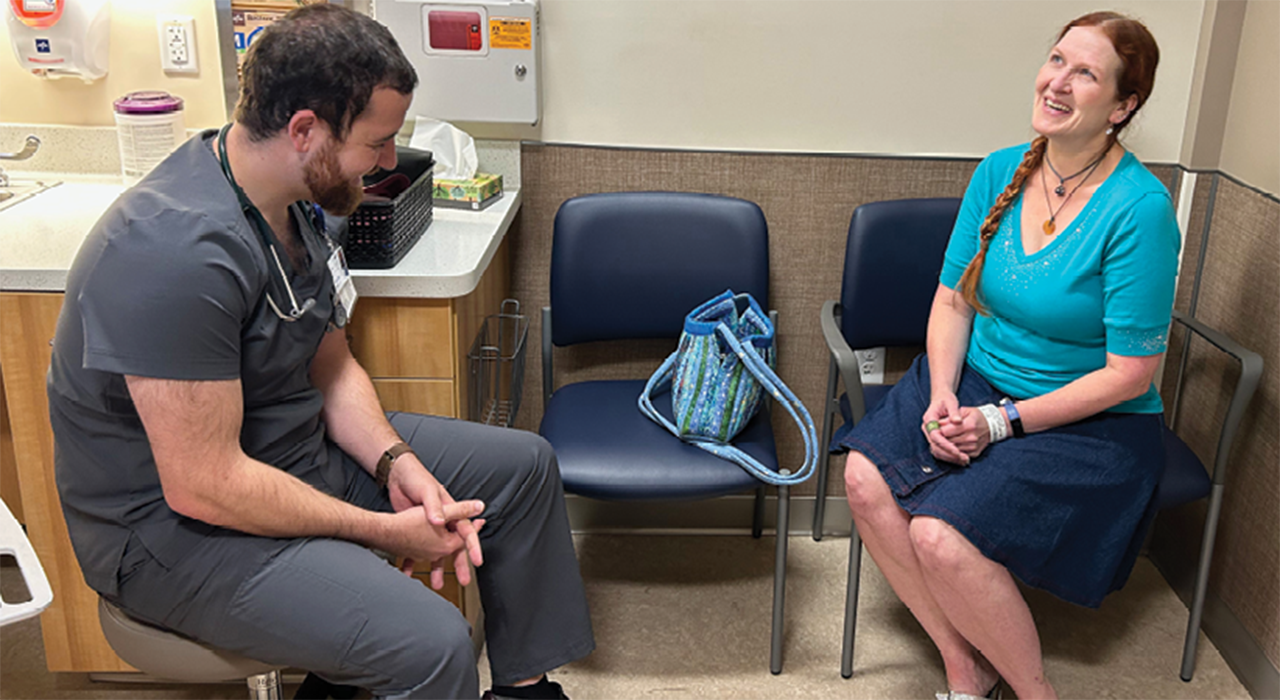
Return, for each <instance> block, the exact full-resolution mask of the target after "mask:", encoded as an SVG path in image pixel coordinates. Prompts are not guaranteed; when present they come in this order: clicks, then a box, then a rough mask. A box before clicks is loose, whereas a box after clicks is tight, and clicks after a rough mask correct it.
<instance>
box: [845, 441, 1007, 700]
mask: <svg viewBox="0 0 1280 700" xmlns="http://www.w3.org/2000/svg"><path fill="white" fill-rule="evenodd" d="M844 479H845V493H846V494H847V498H848V500H849V509H850V511H852V512H853V521H854V524H855V525H856V526H857V528H858V534H859V535H860V536H861V537H862V542H863V544H865V545H866V547H867V551H868V552H869V553H870V554H871V558H872V559H874V560H875V562H876V566H878V567H879V568H880V571H881V572H882V573H883V574H884V577H885V578H886V579H888V581H889V585H890V586H892V587H893V590H894V592H895V593H897V594H898V597H899V598H901V599H902V602H903V603H905V604H906V606H907V608H909V609H910V610H911V613H912V614H913V615H915V618H916V620H918V621H919V622H920V625H921V626H922V627H924V630H925V632H926V633H928V635H929V637H930V638H931V639H932V640H933V643H934V644H935V645H936V646H937V647H938V651H939V652H941V653H942V661H943V664H944V665H945V666H946V671H947V685H948V687H949V688H950V689H951V690H955V691H958V692H963V693H970V694H975V695H982V694H983V693H986V692H987V691H988V690H990V689H991V687H992V686H993V685H994V684H995V682H996V680H997V675H996V670H995V669H994V668H992V666H991V664H990V663H989V662H987V661H986V660H985V659H983V658H982V654H981V653H979V651H978V649H977V648H975V647H974V645H972V644H970V643H969V641H968V640H966V639H965V637H964V636H963V635H962V634H961V632H960V631H957V629H956V627H955V626H954V625H952V624H951V622H950V620H949V619H948V615H947V613H944V612H943V607H942V606H940V605H939V603H938V601H937V600H936V599H935V597H934V595H933V593H932V592H931V591H930V589H929V587H928V585H927V584H926V582H925V578H924V573H923V572H922V570H921V568H920V562H919V561H918V559H917V558H916V553H915V544H914V542H913V541H912V538H911V532H910V525H911V516H909V515H908V514H907V512H906V511H904V510H903V509H902V508H901V507H900V506H899V505H898V502H897V501H896V500H895V499H894V497H893V494H892V493H891V492H890V491H889V485H888V484H886V483H885V481H884V477H883V476H881V475H880V470H879V469H877V468H876V466H875V465H874V464H872V463H871V461H870V460H868V459H867V458H866V457H865V456H863V455H862V454H861V453H859V452H850V453H849V457H848V460H847V461H846V463H845V468H844Z"/></svg>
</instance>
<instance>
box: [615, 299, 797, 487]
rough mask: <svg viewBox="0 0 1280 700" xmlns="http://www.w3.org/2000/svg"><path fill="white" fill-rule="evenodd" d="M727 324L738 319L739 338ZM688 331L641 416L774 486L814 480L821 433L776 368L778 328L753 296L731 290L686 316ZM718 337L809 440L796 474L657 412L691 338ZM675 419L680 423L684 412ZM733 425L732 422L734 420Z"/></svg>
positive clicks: (648, 388) (643, 402) (643, 398)
mask: <svg viewBox="0 0 1280 700" xmlns="http://www.w3.org/2000/svg"><path fill="white" fill-rule="evenodd" d="M740 302H745V304H746V309H745V310H744V311H743V312H742V313H741V314H739V313H738V310H737V309H738V304H739V303H740ZM726 319H729V320H736V322H737V324H736V325H737V326H738V328H737V329H736V330H737V331H738V333H735V328H733V327H731V326H730V323H729V322H728V321H727V320H726ZM744 325H745V326H747V328H746V329H745V330H744V329H743V328H742V326H744ZM684 330H685V335H684V336H682V337H681V339H680V347H679V348H678V349H677V350H676V351H675V352H673V353H671V355H670V356H669V357H667V359H666V360H664V361H663V363H662V365H661V366H660V367H659V368H658V370H657V371H656V372H654V373H653V376H651V377H649V381H648V382H647V383H646V384H645V388H644V391H643V392H642V393H641V394H640V398H639V401H638V405H639V408H640V412H641V413H643V414H644V415H646V416H648V417H649V418H650V419H651V420H653V421H654V422H656V423H658V424H659V425H661V426H663V427H664V428H666V429H667V431H668V432H670V433H671V434H672V435H675V436H676V437H678V438H680V439H681V440H683V441H685V442H687V443H689V444H691V445H694V446H695V447H698V448H700V449H703V450H705V451H707V452H710V453H711V454H714V455H716V456H717V457H720V458H722V459H726V460H729V461H731V462H734V463H736V464H738V465H739V466H741V467H742V468H743V469H746V470H747V471H748V472H750V473H751V474H752V476H754V477H756V478H757V479H760V480H761V481H764V482H765V483H769V484H773V485H775V486H794V485H796V484H799V483H802V482H804V481H805V480H807V479H808V478H809V477H810V476H812V475H813V472H814V470H815V469H816V467H817V463H818V459H819V455H820V454H821V450H819V449H818V431H817V428H816V427H815V426H814V424H813V418H812V417H811V416H810V415H809V411H808V410H807V409H806V408H805V406H804V404H803V403H801V401H800V399H798V398H797V397H796V395H795V394H794V393H792V391H791V389H789V388H788V387H787V385H786V384H785V383H783V381H782V380H781V379H779V378H778V375H777V374H776V373H775V372H774V371H773V368H772V366H771V365H772V364H773V361H774V353H773V341H774V327H773V323H772V322H770V321H769V317H768V316H767V315H766V314H765V313H764V311H763V310H761V308H760V305H759V304H758V303H756V300H755V299H754V298H753V297H752V296H751V295H750V294H739V295H735V294H734V293H733V291H732V290H726V291H725V292H724V293H722V294H720V295H718V296H716V297H714V298H712V299H710V300H708V301H706V302H705V303H703V304H701V305H699V306H698V307H697V308H695V309H694V310H693V311H691V312H689V314H688V316H686V317H685V324H684ZM713 334H714V335H715V336H717V338H718V340H719V341H720V342H721V343H723V345H724V346H725V347H727V348H728V349H729V351H730V352H732V353H733V355H734V356H735V357H737V359H738V361H739V362H740V363H741V364H742V366H744V367H745V368H746V370H747V371H748V372H750V374H751V375H752V376H753V377H755V379H756V381H757V382H758V383H759V385H760V388H761V389H762V390H763V391H765V392H768V394H769V395H770V396H771V397H773V399H774V400H775V401H777V402H778V403H780V404H782V406H783V408H785V409H786V411H787V413H789V414H790V415H791V418H792V420H793V421H795V424H796V426H797V427H799V429H800V433H801V435H802V437H803V438H804V452H805V457H804V463H803V465H801V467H800V468H799V469H798V470H796V472H795V473H794V474H785V475H784V474H779V473H778V472H775V471H773V470H772V469H769V468H768V467H766V466H764V465H763V464H761V463H760V462H759V461H758V460H756V459H755V458H753V457H752V456H751V455H748V454H747V453H746V452H744V451H742V450H741V449H739V448H737V447H734V446H733V445H732V444H731V443H728V442H724V441H721V440H718V439H716V438H711V437H706V436H701V435H693V434H689V433H687V432H685V431H681V429H680V428H677V427H676V426H675V425H674V424H673V423H672V422H671V421H669V420H667V419H666V417H665V416H663V415H662V414H661V413H658V411H657V410H656V409H655V408H654V407H653V401H652V396H653V394H654V393H657V392H658V391H661V390H662V389H665V388H666V387H667V386H669V385H671V383H672V375H673V373H674V371H675V368H676V366H677V365H678V364H679V362H680V359H681V353H682V352H687V351H688V348H689V346H690V343H688V342H686V341H687V339H688V338H689V337H698V336H709V335H713ZM738 334H742V335H744V336H745V340H746V341H747V342H743V340H740V339H739V337H738ZM699 379H701V377H699ZM697 392H698V393H697V396H696V399H697V401H698V402H699V403H702V402H705V400H706V399H707V398H708V397H707V394H708V393H709V392H708V391H706V390H705V389H704V388H703V387H701V386H699V387H698V389H697ZM673 400H674V399H673ZM758 405H759V404H758V402H755V403H754V404H753V406H752V408H751V409H750V413H751V414H752V415H754V413H755V412H756V410H757V407H758ZM729 408H732V407H729ZM676 415H677V420H679V419H680V418H679V415H680V413H679V411H677V412H676ZM750 417H751V416H750V415H748V416H746V417H745V419H744V420H742V424H743V425H745V424H746V422H747V421H748V420H749V419H750ZM730 422H731V423H732V422H733V421H732V419H731V420H730ZM730 437H732V436H730Z"/></svg>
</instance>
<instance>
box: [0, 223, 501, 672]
mask: <svg viewBox="0 0 1280 700" xmlns="http://www.w3.org/2000/svg"><path fill="white" fill-rule="evenodd" d="M506 251H507V246H506V243H505V242H504V243H503V244H502V246H501V247H500V248H499V250H498V252H497V254H496V255H495V256H494V260H493V263H492V264H491V265H490V266H489V269H488V270H487V271H486V272H485V275H484V276H483V278H482V279H481V281H480V283H479V286H478V287H477V288H476V290H475V291H474V292H472V293H471V294H469V295H467V296H465V297H462V298H459V299H435V300H430V299H383V298H361V299H360V301H359V302H358V305H357V307H356V314H355V317H354V320H353V322H352V324H351V325H350V326H349V327H348V328H349V337H350V338H351V344H352V349H353V351H354V352H355V353H356V357H357V358H359V359H360V360H361V361H362V362H365V363H367V365H368V368H369V373H370V375H371V376H372V377H373V378H374V385H375V387H376V388H377V391H378V395H379V397H380V398H381V399H382V400H383V404H384V406H385V407H386V408H387V409H388V410H404V411H415V412H420V413H431V414H437V415H445V416H455V417H465V416H464V415H463V414H464V412H465V407H466V391H467V381H466V373H467V372H466V366H467V365H466V353H467V349H468V347H469V345H470V342H471V339H472V338H473V337H474V335H475V333H476V330H477V329H478V328H479V325H480V323H482V322H483V319H484V316H485V315H486V314H491V313H497V312H498V307H499V305H500V304H501V300H502V299H503V298H504V296H505V295H506V294H507V293H508V288H509V286H508V285H509V282H508V269H509V268H508V264H507V252H506ZM61 308H62V294H55V293H8V292H6V293H3V294H0V327H2V328H3V329H4V332H3V333H2V334H0V372H2V373H3V375H2V376H3V387H4V394H5V399H6V402H7V408H8V411H7V413H8V419H9V425H10V429H11V433H12V443H13V453H14V460H13V462H14V463H16V467H17V469H16V473H17V481H18V486H19V488H20V491H21V510H22V513H23V516H24V518H25V522H26V525H27V533H28V536H29V538H30V539H31V543H32V545H33V547H34V548H35V550H36V555H37V556H38V557H39V558H40V562H41V564H42V565H43V566H44V569H45V573H46V574H47V575H48V578H49V582H50V584H51V585H52V587H53V594H54V598H53V604H52V605H51V606H50V607H49V608H48V609H47V610H46V611H45V612H44V614H43V615H42V616H41V619H40V626H41V629H42V632H43V634H44V646H45V658H46V660H47V663H48V667H49V670H50V671H76V672H118V671H132V670H134V669H132V668H131V667H130V666H129V665H127V664H125V663H124V662H123V661H121V660H120V659H119V657H117V656H116V655H115V653H114V652H113V651H112V650H111V647H110V646H109V645H108V644H107V641H106V639H105V638H104V637H103V635H102V629H101V628H100V627H99V625H98V612H97V605H98V596H97V594H96V593H94V592H93V591H92V590H91V589H90V588H89V587H88V586H87V585H85V583H84V579H83V578H82V577H81V575H80V568H79V565H78V563H77V562H76V558H75V553H74V552H73V551H72V549H71V540H70V538H69V537H68V535H67V526H66V522H65V521H64V520H63V517H62V506H61V502H60V500H59V498H58V491H57V486H56V485H55V483H54V473H53V431H52V429H51V428H50V427H49V404H48V399H47V398H46V396H45V374H46V372H47V371H48V367H49V357H50V353H51V348H50V341H51V340H52V339H53V334H54V329H55V327H56V325H57V319H58V313H59V311H60V310H61ZM0 435H3V433H0ZM6 440H7V438H6V439H5V440H0V448H3V447H4V446H5V445H6V444H7V442H6ZM0 459H5V460H6V461H8V458H7V457H6V456H5V453H3V452H0ZM6 478H7V477H6ZM5 484H6V485H5V486H4V488H5V489H6V491H5V497H6V499H7V498H9V497H10V496H9V492H8V489H9V488H11V486H10V485H9V482H8V481H6V482H5ZM15 510H17V509H15ZM420 578H422V579H423V580H426V575H425V573H424V574H423V575H422V576H421V577H420ZM446 578H448V579H449V580H448V581H447V582H446V583H447V585H446V590H445V591H444V592H443V594H444V595H446V597H448V598H449V599H450V600H452V601H453V602H454V603H455V604H457V605H458V607H459V608H461V609H462V611H463V614H464V615H465V616H466V617H467V619H468V620H471V621H472V622H474V621H475V620H476V619H477V616H478V613H479V596H478V595H477V594H476V591H475V586H474V585H473V586H469V587H467V589H461V588H460V587H458V586H457V581H456V578H454V577H453V576H452V574H450V575H449V576H448V577H446Z"/></svg>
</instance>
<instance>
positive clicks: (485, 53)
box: [373, 0, 542, 124]
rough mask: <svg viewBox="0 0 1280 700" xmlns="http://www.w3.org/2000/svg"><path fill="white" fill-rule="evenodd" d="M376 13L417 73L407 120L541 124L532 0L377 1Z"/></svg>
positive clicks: (535, 8)
mask: <svg viewBox="0 0 1280 700" xmlns="http://www.w3.org/2000/svg"><path fill="white" fill-rule="evenodd" d="M373 15H374V18H375V19H377V20H378V21H379V22H381V23H382V24H384V25H386V27H387V28H388V29H390V30H391V34H392V35H393V36H395V38H396V41H397V42H399V44H400V48H401V50H403V51H404V53H405V55H406V56H407V57H408V58H409V61H410V62H411V63H412V64H413V67H414V69H415V70H417V72H418V81H419V85H418V89H417V91H415V92H414V96H413V103H412V104H411V105H410V107H409V115H408V116H409V117H410V118H412V117H414V116H418V115H421V116H426V117H434V118H436V119H440V120H444V121H464V122H508V123H519V124H537V123H538V119H539V118H540V117H541V114H542V101H541V91H540V89H539V85H538V83H539V75H540V73H541V67H540V63H541V61H540V59H539V55H540V54H541V51H542V49H541V46H540V44H541V37H540V36H539V30H538V3H537V0H492V1H490V2H481V3H476V2H462V1H461V0H430V1H427V0H375V1H374V5H373Z"/></svg>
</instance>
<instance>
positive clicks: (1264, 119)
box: [1221, 0, 1280, 195]
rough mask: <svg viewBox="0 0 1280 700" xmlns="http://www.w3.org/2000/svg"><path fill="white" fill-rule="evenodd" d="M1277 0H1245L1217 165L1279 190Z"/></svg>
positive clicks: (1279, 20) (1279, 31)
mask: <svg viewBox="0 0 1280 700" xmlns="http://www.w3.org/2000/svg"><path fill="white" fill-rule="evenodd" d="M1277 37H1280V2H1276V0H1249V3H1248V5H1247V6H1246V8H1245V17H1244V27H1243V32H1242V34H1241V37H1240V53H1239V55H1238V57H1237V59H1236V70H1235V81H1234V84H1233V85H1232V89H1231V106H1230V108H1229V111H1228V112H1227V123H1226V129H1225V130H1224V133H1223V139H1222V159H1221V169H1222V171H1223V172H1225V173H1227V174H1229V175H1233V176H1235V177H1237V178H1239V179H1240V180H1242V181H1244V182H1246V183H1248V184H1250V185H1253V186H1254V187H1257V188H1260V189H1262V190H1264V191H1266V192H1270V193H1271V194H1274V195H1280V45H1278V44H1277V42H1276V39H1277Z"/></svg>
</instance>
